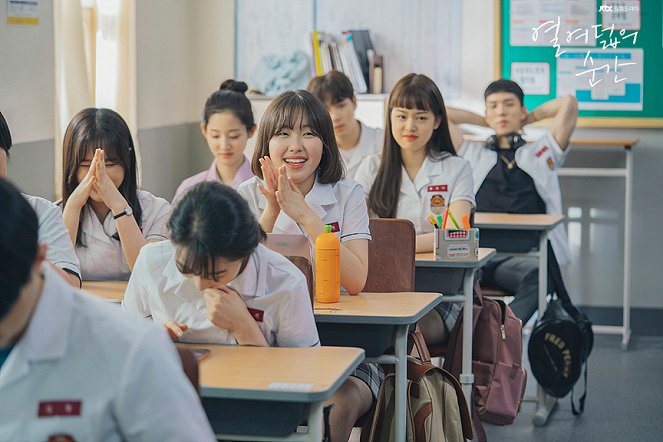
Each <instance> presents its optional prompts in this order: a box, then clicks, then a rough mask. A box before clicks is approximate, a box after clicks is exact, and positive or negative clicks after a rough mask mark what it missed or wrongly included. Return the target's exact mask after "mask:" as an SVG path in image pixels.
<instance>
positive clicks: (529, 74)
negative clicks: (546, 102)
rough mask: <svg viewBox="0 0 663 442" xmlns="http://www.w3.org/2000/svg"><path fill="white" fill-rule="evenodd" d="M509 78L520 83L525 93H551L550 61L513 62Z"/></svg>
mask: <svg viewBox="0 0 663 442" xmlns="http://www.w3.org/2000/svg"><path fill="white" fill-rule="evenodd" d="M509 78H510V79H511V80H513V81H515V82H516V83H518V84H519V85H520V87H521V88H522V89H523V92H524V93H525V95H548V94H549V93H550V63H530V62H516V63H511V76H510V77H509Z"/></svg>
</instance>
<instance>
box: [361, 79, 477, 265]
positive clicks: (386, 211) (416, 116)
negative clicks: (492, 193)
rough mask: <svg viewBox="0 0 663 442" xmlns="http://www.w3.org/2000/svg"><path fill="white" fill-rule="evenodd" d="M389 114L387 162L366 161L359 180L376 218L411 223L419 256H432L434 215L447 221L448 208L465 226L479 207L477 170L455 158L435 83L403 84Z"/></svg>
mask: <svg viewBox="0 0 663 442" xmlns="http://www.w3.org/2000/svg"><path fill="white" fill-rule="evenodd" d="M388 111H389V114H388V115H389V118H387V119H386V128H385V137H384V145H383V149H382V160H380V157H379V156H377V155H373V156H370V157H368V158H366V159H365V160H364V161H363V162H362V164H361V165H360V166H359V170H358V171H357V175H356V177H355V179H356V180H357V181H359V182H360V183H361V185H362V186H363V188H364V191H365V192H366V196H367V198H368V207H369V209H370V210H371V212H372V213H373V214H375V215H376V216H378V217H380V218H404V219H409V220H410V221H412V222H413V223H414V226H415V231H416V233H417V252H430V251H432V250H433V226H432V225H431V223H430V222H429V220H428V217H429V215H431V214H432V215H434V216H437V215H443V214H444V211H445V209H447V208H448V209H449V211H450V212H451V213H453V215H454V218H455V219H456V220H458V221H460V220H461V219H462V216H463V215H466V216H467V217H468V218H469V216H470V212H471V211H472V209H473V208H474V207H475V201H474V189H473V187H472V169H471V168H470V164H469V163H468V162H467V161H466V160H464V159H462V158H460V157H458V156H456V151H455V149H454V146H453V143H452V141H451V135H450V134H449V123H448V121H447V114H446V109H445V106H444V100H443V99H442V94H441V93H440V90H439V89H438V87H437V86H436V85H435V83H434V82H433V80H431V79H430V78H428V77H426V76H425V75H421V74H408V75H406V76H405V77H403V78H401V79H400V80H399V81H398V82H397V83H396V85H395V86H394V88H393V90H392V91H391V94H390V95H389V109H388ZM449 224H451V220H449Z"/></svg>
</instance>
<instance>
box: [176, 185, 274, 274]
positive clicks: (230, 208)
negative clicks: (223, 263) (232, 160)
mask: <svg viewBox="0 0 663 442" xmlns="http://www.w3.org/2000/svg"><path fill="white" fill-rule="evenodd" d="M168 227H169V228H170V240H171V241H172V242H173V244H174V245H175V246H176V247H178V248H181V249H182V250H181V251H180V255H179V256H178V259H177V267H178V270H179V271H180V272H181V273H183V274H185V275H196V276H201V277H203V278H205V279H214V280H216V279H217V276H216V274H215V270H214V269H215V267H214V264H215V263H214V260H215V259H216V258H219V257H220V258H224V259H226V260H229V261H237V260H240V259H244V258H246V257H248V256H250V255H251V254H252V253H253V251H254V250H255V249H256V247H258V244H259V243H261V242H262V241H264V239H265V236H266V235H265V232H264V231H263V230H262V228H261V227H260V224H258V221H257V220H256V218H255V216H254V215H253V212H251V209H249V205H248V203H247V202H246V201H245V200H244V198H242V197H241V196H240V194H239V193H237V192H236V191H235V190H234V189H233V188H231V187H229V186H226V185H223V184H221V183H218V182H216V181H206V182H202V183H198V184H196V185H195V186H193V187H192V188H191V189H190V190H188V191H187V192H186V193H185V194H184V196H183V197H182V199H181V200H180V201H179V202H178V203H177V204H176V205H175V208H174V209H173V212H172V214H171V215H170V219H169V220H168Z"/></svg>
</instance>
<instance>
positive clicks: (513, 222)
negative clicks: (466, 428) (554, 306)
mask: <svg viewBox="0 0 663 442" xmlns="http://www.w3.org/2000/svg"><path fill="white" fill-rule="evenodd" d="M563 220H564V215H557V214H556V215H548V214H545V215H526V214H511V213H488V212H477V213H475V215H474V224H475V226H476V227H478V228H479V229H480V230H481V229H485V230H489V229H494V230H503V231H537V232H538V233H539V244H538V250H537V251H532V252H529V253H527V254H528V255H533V256H536V257H538V260H539V308H538V311H539V318H540V317H541V316H543V313H544V312H545V311H546V307H547V306H548V302H547V299H546V297H547V291H548V290H547V287H548V232H549V231H550V230H552V229H553V228H555V227H556V226H557V225H559V224H560V223H561V222H562V221H563ZM504 252H506V253H507V254H509V250H498V253H504ZM535 400H536V402H537V410H536V414H535V415H534V419H533V422H534V425H536V426H543V425H545V424H546V423H547V422H548V419H549V418H550V415H551V414H552V411H553V409H554V408H555V404H556V399H555V398H553V397H550V396H548V395H546V394H545V393H544V391H543V389H542V388H541V386H537V396H536V399H535Z"/></svg>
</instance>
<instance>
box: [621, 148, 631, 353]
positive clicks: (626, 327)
mask: <svg viewBox="0 0 663 442" xmlns="http://www.w3.org/2000/svg"><path fill="white" fill-rule="evenodd" d="M632 155H633V152H632V151H631V149H626V177H625V178H624V193H625V195H624V306H623V321H622V327H623V328H622V350H627V349H628V343H629V340H630V338H631V211H632V201H633V200H632V190H631V189H632V187H631V185H632V183H631V180H632V178H633V156H632Z"/></svg>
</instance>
